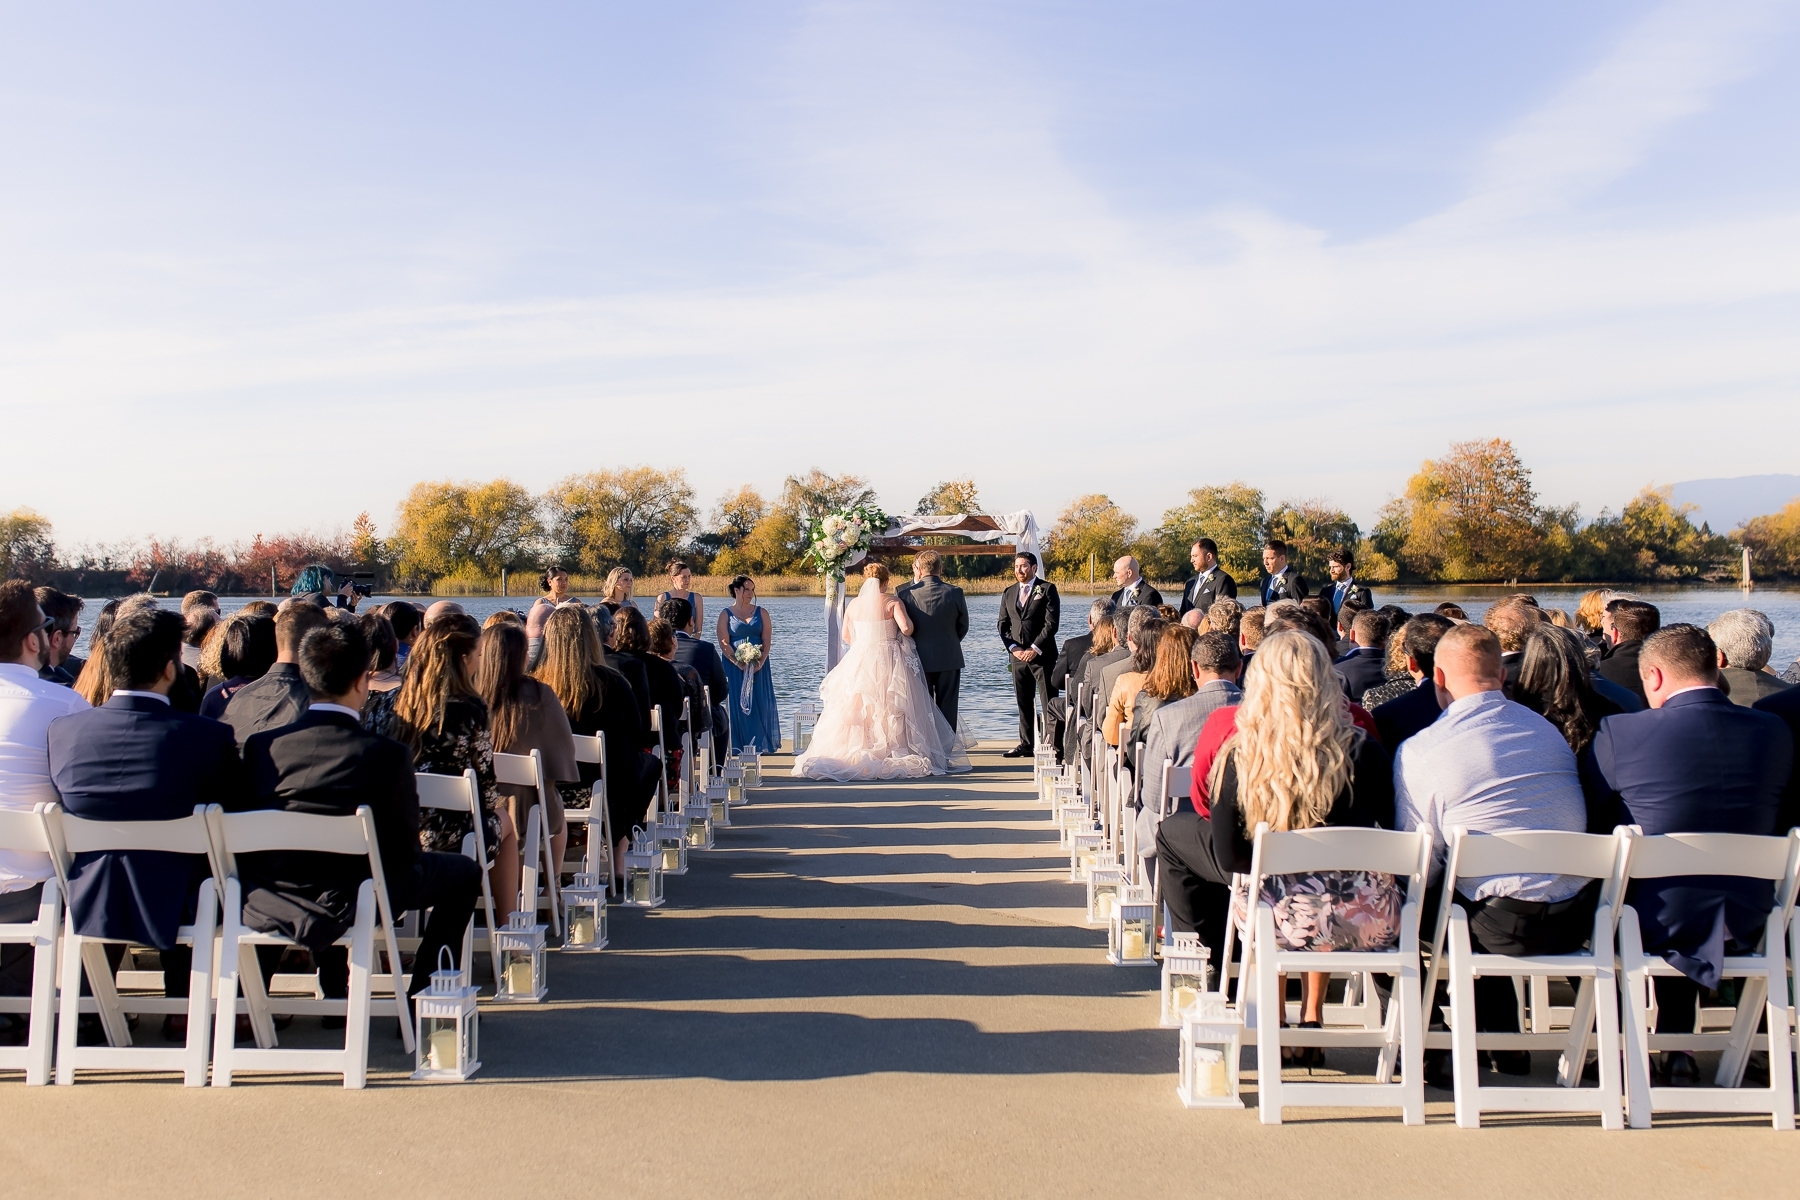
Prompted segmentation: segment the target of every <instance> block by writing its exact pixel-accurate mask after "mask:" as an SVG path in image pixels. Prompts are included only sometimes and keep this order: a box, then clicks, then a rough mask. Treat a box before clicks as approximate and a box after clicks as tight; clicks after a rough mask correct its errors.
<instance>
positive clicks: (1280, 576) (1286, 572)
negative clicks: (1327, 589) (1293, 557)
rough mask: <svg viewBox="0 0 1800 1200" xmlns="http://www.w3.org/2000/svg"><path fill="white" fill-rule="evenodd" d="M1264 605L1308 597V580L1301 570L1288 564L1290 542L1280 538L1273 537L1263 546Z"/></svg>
mask: <svg viewBox="0 0 1800 1200" xmlns="http://www.w3.org/2000/svg"><path fill="white" fill-rule="evenodd" d="M1262 560H1263V580H1262V602H1263V607H1265V608H1267V607H1268V606H1269V605H1271V604H1273V603H1275V601H1277V600H1304V599H1306V580H1305V579H1303V578H1301V576H1300V572H1299V571H1298V570H1297V569H1295V568H1294V567H1291V566H1289V565H1288V544H1287V543H1286V542H1284V541H1282V540H1281V539H1279V538H1271V539H1270V540H1269V541H1268V542H1267V543H1266V544H1265V545H1264V546H1263V555H1262Z"/></svg>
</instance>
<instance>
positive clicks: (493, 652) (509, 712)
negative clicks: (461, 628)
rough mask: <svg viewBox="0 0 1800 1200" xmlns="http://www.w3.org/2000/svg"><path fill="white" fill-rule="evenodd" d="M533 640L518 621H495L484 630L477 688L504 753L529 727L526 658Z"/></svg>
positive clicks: (476, 677) (495, 739)
mask: <svg viewBox="0 0 1800 1200" xmlns="http://www.w3.org/2000/svg"><path fill="white" fill-rule="evenodd" d="M528 646H529V642H528V640H527V639H526V637H525V631H524V630H523V629H521V628H519V627H518V626H517V625H509V624H501V625H491V626H489V627H488V628H486V629H484V630H482V631H481V642H480V649H481V657H480V658H479V659H478V660H477V663H476V667H475V691H476V693H477V694H478V695H480V697H481V698H482V700H483V701H485V702H486V704H487V707H488V731H489V732H490V733H491V734H492V735H493V738H494V749H495V750H496V751H499V752H502V753H504V752H505V751H506V750H508V749H509V748H510V747H512V746H515V745H517V744H518V741H519V733H520V731H521V730H522V729H524V727H525V700H524V697H523V696H522V695H521V692H523V690H524V687H523V685H524V683H525V658H526V651H527V648H528Z"/></svg>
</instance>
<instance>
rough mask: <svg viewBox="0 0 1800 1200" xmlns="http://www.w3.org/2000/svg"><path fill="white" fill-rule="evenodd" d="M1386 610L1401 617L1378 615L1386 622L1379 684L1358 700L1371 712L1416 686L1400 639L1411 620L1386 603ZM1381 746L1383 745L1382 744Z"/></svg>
mask: <svg viewBox="0 0 1800 1200" xmlns="http://www.w3.org/2000/svg"><path fill="white" fill-rule="evenodd" d="M1388 608H1389V609H1395V610H1397V611H1398V612H1400V613H1401V614H1402V615H1400V616H1398V617H1395V616H1392V615H1390V613H1389V612H1388V611H1386V610H1382V612H1381V615H1382V617H1384V618H1385V619H1386V620H1387V622H1388V637H1387V643H1386V644H1385V646H1384V647H1383V649H1382V658H1381V670H1382V676H1381V682H1380V683H1378V684H1376V685H1375V686H1373V687H1371V688H1370V689H1369V690H1368V691H1366V692H1364V693H1363V698H1362V700H1361V701H1360V703H1361V704H1362V706H1363V707H1364V708H1366V709H1368V710H1369V711H1370V712H1371V713H1372V712H1374V711H1375V710H1376V709H1377V708H1379V707H1381V706H1382V705H1383V704H1386V703H1387V702H1388V701H1389V700H1398V699H1399V698H1400V697H1402V696H1404V695H1406V693H1408V692H1410V691H1412V690H1413V688H1414V687H1415V686H1416V681H1415V680H1414V679H1413V677H1412V675H1411V674H1409V673H1408V672H1407V670H1406V638H1405V637H1403V636H1402V634H1403V633H1404V632H1405V629H1406V622H1407V621H1408V620H1410V619H1411V618H1410V617H1408V616H1406V615H1405V610H1404V609H1399V608H1398V606H1396V605H1391V604H1390V605H1389V606H1388ZM1382 744H1383V745H1387V743H1386V742H1383V743H1382ZM1393 749H1394V748H1393V747H1392V746H1388V753H1390V754H1392V753H1393Z"/></svg>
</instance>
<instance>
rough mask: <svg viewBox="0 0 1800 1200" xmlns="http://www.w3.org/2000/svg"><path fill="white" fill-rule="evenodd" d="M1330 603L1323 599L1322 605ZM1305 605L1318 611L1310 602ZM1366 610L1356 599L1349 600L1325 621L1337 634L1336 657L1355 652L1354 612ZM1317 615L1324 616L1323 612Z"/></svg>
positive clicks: (1325, 605) (1327, 605)
mask: <svg viewBox="0 0 1800 1200" xmlns="http://www.w3.org/2000/svg"><path fill="white" fill-rule="evenodd" d="M1312 599H1315V600H1317V599H1321V597H1317V596H1315V597H1313V598H1312ZM1330 605H1331V601H1330V600H1329V599H1326V600H1324V604H1323V607H1327V608H1329V607H1330ZM1307 607H1308V608H1312V610H1313V611H1314V612H1318V611H1319V610H1318V608H1317V607H1314V606H1313V605H1312V604H1311V603H1310V602H1309V603H1308V605H1307ZM1368 611H1369V610H1368V609H1366V608H1364V607H1363V606H1362V605H1360V604H1358V603H1357V602H1356V601H1354V600H1351V601H1349V602H1348V603H1346V604H1344V605H1342V606H1341V607H1339V609H1338V610H1337V613H1336V615H1335V616H1333V617H1332V618H1330V619H1329V620H1328V621H1327V622H1326V624H1328V625H1330V626H1331V630H1332V632H1333V633H1335V634H1337V645H1338V648H1337V655H1336V658H1343V657H1344V656H1345V655H1348V654H1354V653H1355V652H1356V614H1357V613H1362V612H1368ZM1319 615H1320V616H1324V614H1323V613H1320V614H1319ZM1334 661H1335V659H1334Z"/></svg>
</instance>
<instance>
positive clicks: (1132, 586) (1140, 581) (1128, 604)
mask: <svg viewBox="0 0 1800 1200" xmlns="http://www.w3.org/2000/svg"><path fill="white" fill-rule="evenodd" d="M1113 582H1114V583H1116V584H1118V585H1119V590H1118V591H1116V592H1114V593H1113V594H1112V602H1113V603H1114V604H1116V605H1118V606H1119V607H1120V608H1135V607H1137V606H1138V605H1140V604H1148V605H1149V606H1150V607H1151V608H1156V607H1158V606H1159V605H1161V604H1162V602H1163V598H1162V593H1161V592H1159V591H1157V590H1156V589H1155V588H1153V587H1151V586H1150V584H1149V581H1147V580H1146V579H1145V578H1144V575H1143V568H1142V567H1140V566H1139V565H1138V560H1137V559H1135V558H1133V557H1132V556H1131V555H1129V554H1127V555H1125V557H1123V558H1121V559H1119V561H1118V562H1115V563H1114V564H1113ZM1176 615H1177V616H1179V615H1180V614H1179V613H1177V614H1176Z"/></svg>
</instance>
